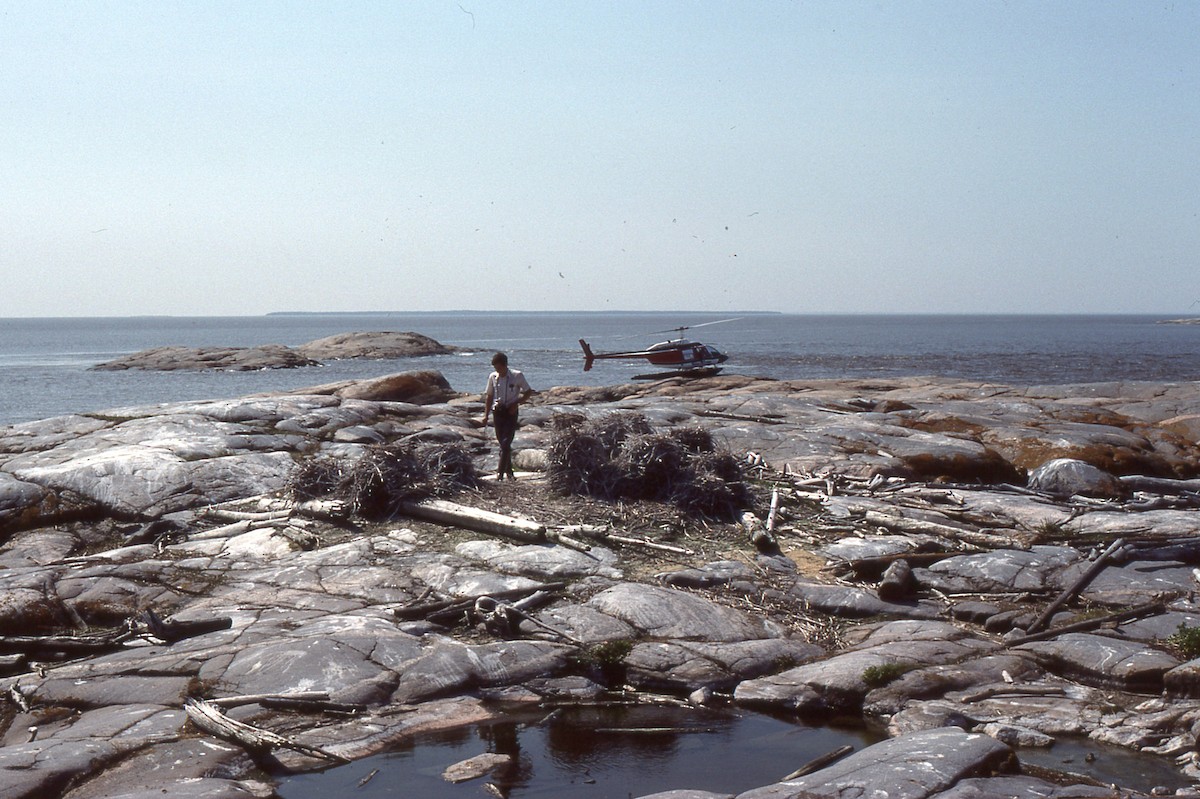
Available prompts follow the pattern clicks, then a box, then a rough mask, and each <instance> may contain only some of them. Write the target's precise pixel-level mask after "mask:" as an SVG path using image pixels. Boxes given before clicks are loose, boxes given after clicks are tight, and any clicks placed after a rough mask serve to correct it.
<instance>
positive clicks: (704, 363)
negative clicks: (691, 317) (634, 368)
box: [579, 319, 735, 380]
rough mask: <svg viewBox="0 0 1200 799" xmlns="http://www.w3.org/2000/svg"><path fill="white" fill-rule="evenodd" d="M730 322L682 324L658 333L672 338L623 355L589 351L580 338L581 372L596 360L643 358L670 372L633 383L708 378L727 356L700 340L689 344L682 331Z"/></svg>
mask: <svg viewBox="0 0 1200 799" xmlns="http://www.w3.org/2000/svg"><path fill="white" fill-rule="evenodd" d="M732 321H735V320H733V319H720V320H718V321H716V322H704V323H702V324H699V325H685V326H682V327H676V328H671V329H670V330H660V331H658V332H660V333H674V334H675V335H676V337H675V338H672V339H669V340H668V341H660V342H659V343H657V344H654V345H652V346H650V347H647V348H646V349H644V350H627V351H624V352H592V348H591V346H590V345H589V344H588V343H587V342H586V341H584V340H583V339H579V346H580V347H582V348H583V371H585V372H586V371H589V370H590V369H591V368H592V366H593V365H594V363H595V362H596V361H598V360H608V359H618V358H629V359H633V358H645V359H646V360H647V361H649V362H650V363H651V364H653V365H654V366H663V367H668V368H670V369H671V370H672V371H667V372H655V373H653V374H645V375H634V376H633V379H634V380H656V379H658V378H662V377H673V376H676V375H686V376H688V377H707V376H709V375H715V374H717V373H718V372H720V371H721V366H720V365H721V364H723V363H725V361H727V360H729V356H728V355H726V354H725V353H723V352H721V351H720V350H718V349H717V348H716V347H714V346H712V345H711V344H701V343H700V342H699V341H688V340H687V339H685V338H684V337H683V334H684V331H686V330H689V329H691V328H692V327H704V326H705V325H715V324H720V323H721V322H732Z"/></svg>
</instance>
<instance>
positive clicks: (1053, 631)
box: [1004, 601, 1167, 646]
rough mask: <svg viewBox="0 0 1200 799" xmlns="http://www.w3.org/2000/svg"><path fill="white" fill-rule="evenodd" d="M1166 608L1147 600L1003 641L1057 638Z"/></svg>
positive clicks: (1015, 643) (1007, 644) (1006, 644)
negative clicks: (1126, 608)
mask: <svg viewBox="0 0 1200 799" xmlns="http://www.w3.org/2000/svg"><path fill="white" fill-rule="evenodd" d="M1166 609H1167V603H1166V602H1161V601H1160V602H1148V603H1146V604H1145V605H1138V606H1137V607H1135V608H1130V609H1129V610H1122V611H1120V612H1118V613H1109V614H1107V615H1104V616H1097V617H1096V618H1094V619H1085V620H1084V621H1078V622H1075V623H1074V624H1064V625H1063V626H1062V627H1052V628H1050V629H1049V630H1043V631H1041V632H1037V633H1031V634H1030V635H1021V636H1016V637H1014V638H1010V639H1008V640H1006V641H1005V642H1004V645H1005V646H1019V645H1021V644H1028V643H1030V642H1031V641H1045V640H1047V639H1049V638H1057V637H1058V636H1060V635H1064V634H1066V633H1081V632H1086V631H1087V630H1095V629H1098V628H1100V627H1103V626H1104V625H1106V624H1118V623H1120V622H1123V621H1129V620H1130V619H1137V618H1140V617H1142V616H1154V615H1157V614H1159V613H1162V612H1164V611H1165V610H1166Z"/></svg>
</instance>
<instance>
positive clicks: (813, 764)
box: [780, 744, 854, 782]
mask: <svg viewBox="0 0 1200 799" xmlns="http://www.w3.org/2000/svg"><path fill="white" fill-rule="evenodd" d="M853 751H854V747H853V746H851V745H850V744H846V745H845V746H839V747H838V748H837V749H834V750H833V751H832V752H826V753H825V754H823V755H821V756H820V757H814V758H813V759H812V760H810V761H808V762H807V763H805V764H804V765H803V766H801V767H800V768H798V769H796V770H795V771H793V772H792V773H791V774H789V775H787V776H786V777H784V778H783V779H782V780H780V782H787V781H788V780H794V779H797V778H799V777H803V776H805V775H806V774H812V773H813V772H814V771H820V770H821V769H823V768H825V767H826V766H828V765H830V764H831V763H836V762H837V761H839V760H841V759H842V758H843V757H845V756H846V755H848V754H850V753H851V752H853Z"/></svg>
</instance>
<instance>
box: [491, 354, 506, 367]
mask: <svg viewBox="0 0 1200 799" xmlns="http://www.w3.org/2000/svg"><path fill="white" fill-rule="evenodd" d="M500 364H504V365H505V366H508V356H507V355H505V354H504V353H503V352H497V353H496V354H495V355H493V356H492V366H499V365H500Z"/></svg>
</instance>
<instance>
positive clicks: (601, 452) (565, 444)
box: [547, 413, 751, 519]
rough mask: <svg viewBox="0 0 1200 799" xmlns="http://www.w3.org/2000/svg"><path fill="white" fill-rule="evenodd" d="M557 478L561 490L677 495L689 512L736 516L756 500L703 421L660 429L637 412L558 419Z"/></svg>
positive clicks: (551, 465) (668, 498)
mask: <svg viewBox="0 0 1200 799" xmlns="http://www.w3.org/2000/svg"><path fill="white" fill-rule="evenodd" d="M551 428H552V429H553V430H554V431H555V435H554V437H553V439H552V440H551V443H550V446H549V449H548V452H547V460H548V470H547V474H548V477H549V479H550V485H551V486H552V487H553V488H554V489H555V490H556V491H558V492H559V493H561V494H586V495H589V496H593V497H598V498H601V499H610V500H615V499H648V500H655V501H659V502H671V503H673V504H675V505H676V506H677V507H678V508H680V509H681V510H683V511H684V512H686V513H689V514H693V515H697V516H706V517H709V518H715V519H735V518H737V516H738V514H739V513H740V511H741V510H742V509H744V508H746V507H747V506H749V504H750V502H751V496H750V490H749V488H748V487H747V486H746V483H745V482H744V480H743V477H742V468H741V464H740V463H739V462H738V460H737V459H736V458H734V457H733V456H732V455H731V454H729V453H728V452H722V451H719V450H718V449H717V446H716V444H715V442H714V441H713V438H712V435H711V434H710V433H709V432H708V431H707V430H705V429H703V428H701V427H682V428H675V429H672V430H670V431H669V432H666V433H655V432H654V430H653V428H652V427H651V426H650V422H649V421H648V420H647V419H646V417H644V416H642V415H641V414H638V413H612V414H607V415H605V416H602V417H599V418H597V419H593V420H587V419H585V418H584V417H583V416H581V415H577V414H572V415H570V416H568V415H566V414H561V415H559V416H556V417H554V418H553V419H552V420H551Z"/></svg>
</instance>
